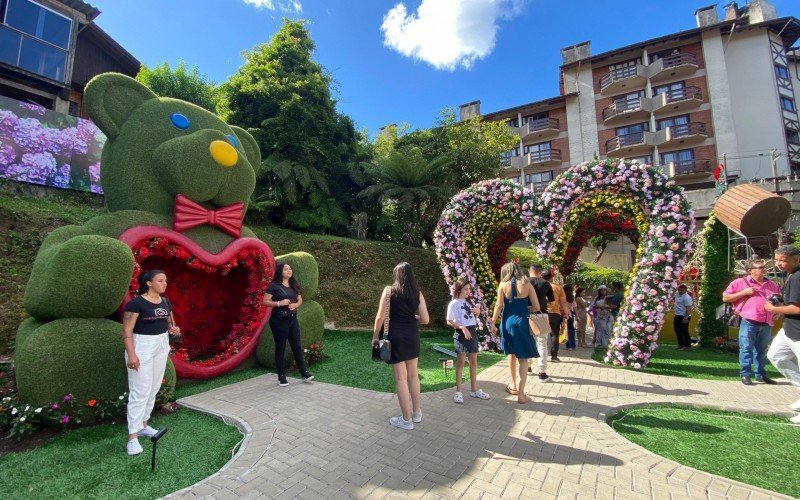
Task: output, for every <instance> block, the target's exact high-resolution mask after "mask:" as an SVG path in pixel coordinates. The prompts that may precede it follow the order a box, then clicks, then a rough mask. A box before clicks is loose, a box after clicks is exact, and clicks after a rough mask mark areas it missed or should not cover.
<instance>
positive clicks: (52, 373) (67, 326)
mask: <svg viewBox="0 0 800 500" xmlns="http://www.w3.org/2000/svg"><path fill="white" fill-rule="evenodd" d="M26 328H27V327H26ZM121 331H122V326H121V325H120V324H119V323H117V322H116V321H111V320H109V319H74V318H68V319H59V320H55V321H51V322H49V323H46V324H44V325H42V326H40V327H39V328H37V329H36V330H35V331H33V332H32V333H23V337H24V341H23V343H22V345H20V346H17V350H16V357H15V360H14V363H15V369H16V376H17V387H18V388H19V393H20V394H24V396H25V399H26V402H28V403H30V404H33V405H37V406H38V405H43V404H46V403H49V402H51V401H56V400H59V399H60V398H61V397H62V396H63V395H64V394H67V393H72V395H73V396H75V398H76V403H77V404H85V403H86V402H87V401H88V400H90V399H110V398H116V397H119V396H120V395H121V394H122V393H124V392H126V391H127V390H128V381H127V380H128V379H127V373H126V370H125V361H124V358H123V353H124V351H123V347H122V343H121V340H120V332H121Z"/></svg>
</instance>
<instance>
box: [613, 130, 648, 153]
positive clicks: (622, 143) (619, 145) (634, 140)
mask: <svg viewBox="0 0 800 500" xmlns="http://www.w3.org/2000/svg"><path fill="white" fill-rule="evenodd" d="M654 145H655V134H653V132H635V133H633V134H626V135H618V136H616V137H612V138H611V139H609V140H607V141H606V154H608V155H611V154H622V155H624V156H630V153H634V154H638V153H645V152H648V151H650V150H651V149H652V148H653V146H654Z"/></svg>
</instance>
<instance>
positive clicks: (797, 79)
mask: <svg viewBox="0 0 800 500" xmlns="http://www.w3.org/2000/svg"><path fill="white" fill-rule="evenodd" d="M724 13H725V16H724V18H723V19H722V20H720V19H719V17H718V11H717V6H716V5H712V6H709V7H704V8H701V9H698V10H697V11H696V13H695V17H696V21H697V27H696V28H694V29H690V30H687V31H683V32H680V33H673V34H671V35H666V36H661V37H658V38H653V39H650V40H645V41H642V42H639V43H636V44H633V45H629V46H627V47H622V48H619V49H615V50H611V51H608V52H604V53H602V54H598V55H591V53H590V50H589V42H583V43H579V44H576V45H573V46H571V47H566V48H564V49H562V50H561V53H562V59H563V64H562V65H561V68H560V74H561V78H560V89H559V90H560V93H559V94H560V95H558V96H556V97H553V98H549V99H543V100H541V101H536V102H532V103H528V104H523V105H520V106H516V107H513V108H510V109H504V110H501V111H495V112H492V113H488V114H485V115H484V119H486V120H507V121H508V125H509V126H510V127H512V128H513V130H514V131H515V132H516V133H517V134H518V135H519V137H520V142H519V145H518V146H517V147H515V148H514V150H512V151H510V152H509V153H508V154H507V155H506V156H505V157H504V163H505V165H506V176H507V177H509V178H515V179H517V180H518V181H520V182H523V183H525V184H526V185H532V186H533V188H534V189H542V188H543V187H544V186H545V185H546V184H547V183H548V182H549V181H550V180H551V179H553V178H554V177H555V176H557V175H558V174H559V173H560V172H561V171H563V170H564V169H566V168H567V167H568V166H570V165H572V164H576V163H580V162H582V161H585V160H590V159H591V158H593V157H594V156H595V155H598V156H599V157H600V158H605V157H625V158H637V159H639V160H641V161H644V162H647V163H651V164H653V165H654V166H656V167H658V168H661V169H662V170H663V171H664V172H665V173H667V174H668V175H670V176H672V177H674V178H675V179H676V181H677V182H678V183H679V184H681V185H683V186H684V187H685V188H686V189H687V191H688V192H689V193H688V194H689V196H690V198H691V199H692V202H693V203H694V205H695V208H696V209H697V210H698V212H699V213H698V215H700V216H702V215H703V214H704V212H706V213H707V211H708V209H709V208H710V206H711V203H712V202H713V199H714V197H713V189H710V188H713V184H714V178H713V176H712V173H713V171H714V169H715V168H716V166H717V165H719V164H721V163H725V165H726V167H727V172H728V175H729V176H731V177H735V176H739V177H740V178H741V179H746V180H749V179H753V178H756V179H758V178H765V177H771V176H772V172H773V162H774V167H775V170H776V171H777V172H778V174H779V175H792V176H793V175H795V174H800V137H799V135H798V132H799V131H800V122H799V121H798V110H797V106H798V103H800V101H799V100H798V97H800V76H798V75H799V74H800V73H798V72H800V57H799V56H800V51H795V50H793V49H791V47H792V45H793V44H794V43H795V42H796V41H797V40H798V39H799V38H800V20H798V19H797V18H795V17H778V15H777V12H776V10H775V8H774V7H773V6H772V4H770V3H769V2H767V1H761V0H753V1H752V2H750V4H749V5H746V6H744V7H741V8H740V7H739V6H737V4H736V3H731V4H729V5H727V6H726V7H725V8H724ZM479 106H480V103H479V102H473V103H469V104H465V105H463V106H462V107H461V114H462V117H464V118H466V117H469V116H472V115H474V114H479V113H480V109H479ZM773 150H774V152H775V153H774V155H773V154H772V152H773ZM773 157H774V160H773Z"/></svg>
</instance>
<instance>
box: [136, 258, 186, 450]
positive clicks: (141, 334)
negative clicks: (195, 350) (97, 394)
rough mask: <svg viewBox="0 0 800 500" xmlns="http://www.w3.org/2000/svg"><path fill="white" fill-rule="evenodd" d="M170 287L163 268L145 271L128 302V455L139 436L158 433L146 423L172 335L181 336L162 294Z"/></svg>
mask: <svg viewBox="0 0 800 500" xmlns="http://www.w3.org/2000/svg"><path fill="white" fill-rule="evenodd" d="M166 289H167V275H166V274H164V271H158V270H153V271H143V272H142V274H140V275H139V295H137V296H135V297H134V298H133V299H132V300H131V301H130V302H128V303H127V304H125V314H124V316H123V320H122V342H123V343H124V344H125V363H126V364H127V367H128V444H127V446H126V452H127V453H128V455H138V454H139V453H141V452H142V445H141V444H139V439H138V437H139V436H140V435H141V436H144V437H152V436H155V435H156V434H157V433H158V430H157V429H153V428H152V427H150V426H149V425H147V422H148V420H150V413H151V412H152V411H153V406H154V405H155V401H156V394H158V390H159V389H160V388H161V380H162V379H163V378H164V371H165V369H166V367H167V357H168V356H169V336H168V333H172V334H173V335H180V333H181V329H180V328H178V327H177V326H176V325H175V318H174V316H173V315H172V307H171V306H170V303H169V300H167V298H166V297H162V296H161V294H163V293H164V291H166Z"/></svg>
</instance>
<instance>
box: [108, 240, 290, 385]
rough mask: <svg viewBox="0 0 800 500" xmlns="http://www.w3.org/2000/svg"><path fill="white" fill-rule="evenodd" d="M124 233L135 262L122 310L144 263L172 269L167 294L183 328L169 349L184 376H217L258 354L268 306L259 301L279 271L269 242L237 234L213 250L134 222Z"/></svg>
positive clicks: (167, 273)
mask: <svg viewBox="0 0 800 500" xmlns="http://www.w3.org/2000/svg"><path fill="white" fill-rule="evenodd" d="M119 239H120V240H121V241H122V242H123V243H125V244H127V245H128V246H129V247H130V248H131V250H132V251H133V254H134V259H135V262H136V265H135V268H134V273H133V276H132V278H131V286H130V289H129V290H128V293H127V294H126V296H125V299H124V300H123V303H122V306H121V307H120V311H122V309H123V308H124V307H125V304H126V303H127V302H128V301H129V300H131V299H132V298H133V293H134V292H135V291H136V289H137V287H138V284H137V279H138V276H139V274H140V273H141V271H142V270H143V269H146V270H150V269H160V270H163V271H164V272H165V273H166V275H167V280H168V283H169V285H168V287H167V291H166V294H165V295H166V296H167V298H168V299H169V300H170V302H171V303H172V307H173V314H174V316H175V322H176V323H177V324H178V326H180V327H181V332H182V338H181V340H180V342H178V343H176V344H174V345H173V346H172V347H173V349H172V352H171V357H172V362H173V363H174V365H175V370H176V372H177V374H178V376H179V377H182V378H194V379H204V378H211V377H215V376H217V375H221V374H223V373H226V372H228V371H230V370H232V369H233V368H235V367H236V366H238V365H239V364H240V363H241V362H242V361H244V360H245V359H247V358H248V357H250V356H251V355H252V354H253V352H254V351H255V349H256V345H257V344H258V338H259V336H260V335H261V332H262V331H263V329H264V325H265V324H266V323H267V320H268V319H269V313H270V311H271V309H270V308H267V307H265V306H263V305H262V303H261V297H262V295H263V294H264V291H265V290H266V288H267V285H268V284H269V282H270V281H271V280H272V276H273V274H274V270H275V257H274V256H273V254H272V250H271V249H270V248H269V246H268V245H267V244H266V243H264V242H263V241H260V240H258V239H255V238H237V239H235V240H233V242H231V243H230V244H229V245H228V246H226V247H225V248H223V249H222V251H220V252H219V253H216V254H212V253H209V252H208V251H206V250H205V249H203V248H202V247H200V246H199V245H198V244H197V243H195V242H194V241H192V240H190V239H189V238H187V237H186V236H184V235H182V234H180V233H177V232H175V231H172V230H170V229H165V228H163V227H158V226H137V227H134V228H131V229H129V230H127V231H125V232H124V233H123V234H122V235H121V236H120V237H119Z"/></svg>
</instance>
